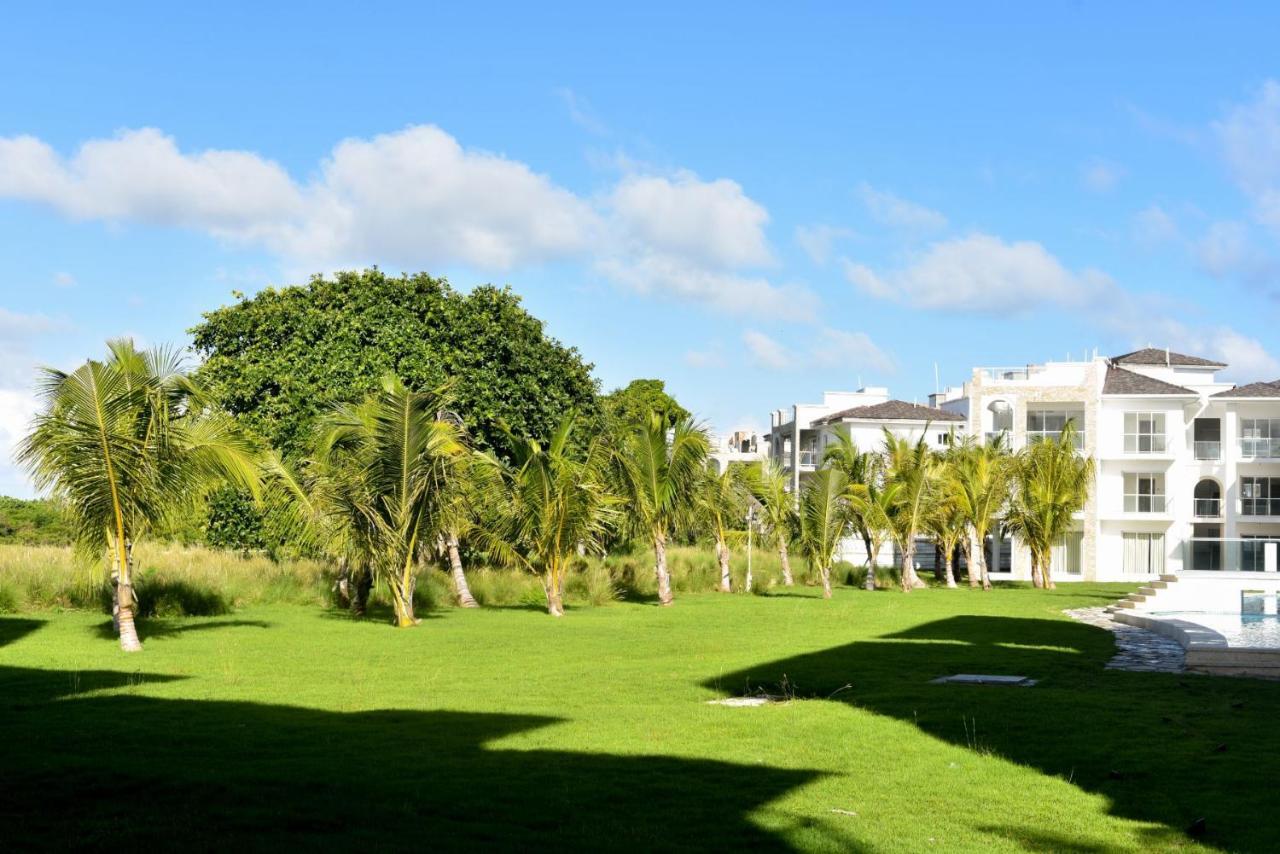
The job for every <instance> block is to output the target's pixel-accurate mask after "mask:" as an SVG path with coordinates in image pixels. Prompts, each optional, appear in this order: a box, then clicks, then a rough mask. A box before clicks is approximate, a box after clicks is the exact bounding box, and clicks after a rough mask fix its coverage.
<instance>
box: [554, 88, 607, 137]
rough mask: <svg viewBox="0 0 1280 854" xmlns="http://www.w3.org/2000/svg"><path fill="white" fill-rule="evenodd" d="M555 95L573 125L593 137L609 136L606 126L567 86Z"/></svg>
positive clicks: (588, 105)
mask: <svg viewBox="0 0 1280 854" xmlns="http://www.w3.org/2000/svg"><path fill="white" fill-rule="evenodd" d="M555 93H556V96H557V97H558V98H559V99H560V100H561V101H563V102H564V107H565V109H566V110H567V111H568V113H569V120H570V121H572V122H573V123H574V124H575V125H577V126H578V127H580V128H582V129H583V130H585V131H586V132H587V133H590V134H594V135H595V136H608V135H609V128H608V126H607V125H605V123H604V122H602V121H600V119H598V118H596V115H595V112H594V111H593V110H592V109H591V105H590V104H588V103H587V101H586V99H585V98H583V97H582V96H581V95H579V94H578V93H577V92H574V91H573V90H572V89H570V88H569V87H567V86H562V87H560V88H559V89H556V90H555Z"/></svg>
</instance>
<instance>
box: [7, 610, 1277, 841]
mask: <svg viewBox="0 0 1280 854" xmlns="http://www.w3.org/2000/svg"><path fill="white" fill-rule="evenodd" d="M1123 589H1124V588H1120V587H1116V586H1106V585H1072V586H1064V587H1063V588H1062V589H1059V590H1058V591H1055V592H1040V591H1033V590H1025V589H1001V590H996V591H994V592H992V593H989V594H982V593H980V592H972V591H969V590H967V589H961V590H955V591H947V590H927V591H919V592H916V593H913V594H911V595H903V594H900V593H897V592H888V591H882V592H877V593H865V592H861V591H856V590H850V589H840V590H837V592H836V597H835V599H834V600H832V601H830V602H824V601H822V600H821V599H819V598H816V597H815V596H814V595H813V592H812V591H811V590H809V589H802V590H800V591H799V592H798V593H795V594H789V593H788V594H781V593H779V594H778V595H772V596H768V597H752V596H742V595H731V596H723V595H710V594H704V595H686V596H684V597H682V598H681V599H679V600H678V601H677V603H676V605H675V607H673V608H670V609H661V608H658V607H656V606H653V605H650V604H617V605H612V606H608V607H601V608H577V609H573V610H571V611H570V613H569V616H568V617H566V618H565V619H564V620H561V621H556V620H553V619H551V618H549V617H547V616H545V615H544V614H543V613H540V612H539V611H537V610H535V609H528V608H509V609H491V610H483V611H478V612H477V611H458V610H446V611H443V612H439V613H436V614H433V615H430V616H429V617H428V618H427V619H425V620H424V621H423V623H422V625H421V626H419V627H418V628H416V629H408V630H395V629H392V628H390V627H388V626H386V625H383V624H380V623H375V622H354V621H352V620H350V619H348V618H346V617H345V616H344V615H341V614H334V613H326V612H323V611H320V610H312V609H308V608H305V607H300V606H277V607H258V608H252V609H246V610H243V611H241V612H239V613H236V614H235V615H233V616H228V617H220V618H207V619H194V618H191V619H182V620H172V621H155V620H153V621H149V622H146V623H144V624H143V635H144V642H145V643H146V651H145V652H143V653H142V654H140V655H135V656H126V655H125V654H123V653H121V652H119V651H118V650H117V649H116V646H115V644H114V642H113V641H111V640H110V639H108V636H107V633H106V630H107V629H109V625H108V626H105V627H104V618H103V617H102V616H100V615H96V614H89V613H84V612H67V613H47V614H36V615H30V616H24V617H13V616H11V617H4V618H0V733H2V734H3V747H0V820H3V827H4V830H3V833H4V839H3V841H0V846H2V847H6V848H10V849H12V848H15V847H16V848H24V847H35V846H57V847H63V846H66V845H68V844H76V845H90V846H103V847H105V846H107V845H110V846H112V847H119V848H123V849H124V850H140V851H141V850H148V849H154V848H155V847H157V846H163V847H166V848H168V847H176V846H183V847H190V848H195V849H201V848H215V847H216V848H220V849H222V850H231V851H234V850H240V849H246V848H248V849H267V848H274V849H276V850H277V851H285V850H293V849H295V848H301V847H303V846H304V845H305V846H306V847H310V848H350V847H356V846H368V847H373V848H415V849H421V848H427V849H454V848H464V847H465V848H470V849H472V850H480V849H481V848H487V847H507V848H516V847H519V848H562V847H568V846H572V847H578V848H592V849H606V848H607V849H655V848H686V849H705V848H716V849H728V848H742V847H745V846H751V847H752V848H760V849H770V848H773V849H801V850H813V849H826V850H836V849H843V850H867V851H920V850H926V849H931V848H932V849H938V850H965V849H969V850H978V849H983V850H1006V851H1018V850H1036V851H1039V850H1045V851H1080V852H1084V851H1111V850H1124V849H1139V848H1142V849H1149V848H1156V849H1171V848H1188V847H1194V846H1195V845H1197V843H1195V842H1193V841H1192V840H1190V839H1189V838H1188V837H1187V836H1185V835H1184V833H1183V829H1184V828H1186V827H1187V826H1188V825H1189V824H1190V823H1191V822H1192V821H1193V820H1195V819H1197V818H1200V817H1204V818H1205V819H1206V822H1207V834H1206V835H1205V836H1204V837H1203V844H1205V845H1208V846H1211V847H1213V848H1221V849H1229V850H1257V851H1262V850H1275V849H1276V847H1277V844H1280V843H1278V842H1277V838H1278V834H1280V819H1277V817H1276V808H1275V804H1274V801H1275V797H1274V794H1273V793H1274V791H1275V785H1276V783H1275V781H1276V780H1277V777H1278V773H1277V772H1280V757H1278V756H1277V750H1278V749H1280V738H1278V737H1277V735H1276V734H1275V733H1276V730H1277V728H1278V725H1280V717H1278V715H1277V712H1278V711H1280V685H1276V684H1270V683H1263V682H1255V681H1251V680H1230V679H1223V678H1209V677H1199V676H1169V675H1159V674H1136V673H1116V672H1110V671H1105V670H1104V669H1103V665H1104V664H1105V662H1106V661H1107V659H1108V658H1109V657H1110V655H1111V652H1112V639H1111V636H1110V634H1108V633H1107V632H1104V631H1101V630H1098V629H1094V628H1090V627H1088V626H1084V625H1081V624H1077V623H1075V622H1072V621H1069V620H1067V619H1066V618H1065V617H1064V616H1063V615H1062V614H1061V610H1062V609H1063V608H1068V607H1079V606H1082V605H1096V604H1102V603H1104V602H1105V601H1107V600H1108V599H1112V598H1115V597H1116V596H1117V595H1118V594H1119V593H1120V592H1121V590H1123ZM957 672H985V673H1013V674H1022V675H1027V676H1033V677H1036V678H1038V679H1040V680H1041V681H1040V684H1039V685H1037V686H1035V687H1033V688H995V687H970V686H936V685H930V684H927V683H928V680H929V679H932V678H933V677H936V676H939V675H943V674H948V673H957ZM784 684H785V685H787V686H790V687H789V688H787V689H786V690H788V691H790V692H791V693H793V694H794V696H795V698H796V699H795V700H793V701H791V702H786V703H780V704H777V705H770V706H766V707H762V708H728V707H724V706H716V705H708V703H707V701H708V700H713V699H716V698H719V697H723V696H726V695H730V694H738V693H742V692H744V691H745V690H748V689H755V688H758V687H760V686H766V687H769V688H771V689H773V690H774V691H778V690H780V689H778V687H777V686H779V685H784Z"/></svg>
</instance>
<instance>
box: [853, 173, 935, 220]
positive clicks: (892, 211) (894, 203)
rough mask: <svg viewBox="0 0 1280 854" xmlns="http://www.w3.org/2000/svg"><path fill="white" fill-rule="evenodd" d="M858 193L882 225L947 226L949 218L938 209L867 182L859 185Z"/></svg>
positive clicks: (874, 217)
mask: <svg viewBox="0 0 1280 854" xmlns="http://www.w3.org/2000/svg"><path fill="white" fill-rule="evenodd" d="M858 195H860V196H861V197H862V203H863V204H865V205H866V206H867V211H868V212H869V213H870V214H871V218H872V219H874V220H875V221H876V222H878V223H880V224H882V225H891V226H895V227H898V228H911V229H919V230H933V229H942V228H946V227H947V218H946V217H945V216H943V215H942V214H941V213H939V212H938V211H935V210H932V209H930V208H926V207H925V206H924V205H918V204H916V203H915V202H911V201H908V200H906V199H904V198H902V197H900V196H896V195H894V194H893V193H890V192H886V191H884V190H877V189H876V188H875V187H872V186H871V185H870V184H867V183H865V182H864V183H862V184H860V185H859V186H858Z"/></svg>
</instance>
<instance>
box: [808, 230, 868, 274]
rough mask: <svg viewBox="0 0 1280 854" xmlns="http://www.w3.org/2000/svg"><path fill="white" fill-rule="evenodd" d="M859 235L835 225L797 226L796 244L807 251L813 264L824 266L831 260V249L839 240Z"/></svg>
mask: <svg viewBox="0 0 1280 854" xmlns="http://www.w3.org/2000/svg"><path fill="white" fill-rule="evenodd" d="M857 236H858V233H857V232H856V231H854V230H853V229H851V228H841V227H840V226H835V225H823V224H820V223H819V224H817V225H798V226H796V243H798V244H799V245H800V248H801V249H803V250H804V251H805V254H807V255H808V256H809V257H810V258H811V259H813V263H815V264H819V265H824V264H826V263H827V261H829V260H831V247H832V245H833V244H834V243H835V242H836V241H838V240H848V239H850V238H853V237H857Z"/></svg>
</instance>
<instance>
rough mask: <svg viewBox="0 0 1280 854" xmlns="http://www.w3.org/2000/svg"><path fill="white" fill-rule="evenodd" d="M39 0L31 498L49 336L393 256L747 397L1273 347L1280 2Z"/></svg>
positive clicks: (17, 160) (17, 94)
mask: <svg viewBox="0 0 1280 854" xmlns="http://www.w3.org/2000/svg"><path fill="white" fill-rule="evenodd" d="M38 5H39V4H26V8H23V9H10V10H9V11H8V12H7V13H6V22H5V24H4V26H3V27H0V270H3V273H2V275H0V493H10V494H27V493H29V487H28V486H27V484H26V481H25V478H23V476H22V475H21V473H19V472H17V471H16V470H15V469H14V468H13V467H12V466H11V465H10V464H9V461H8V459H7V458H8V454H9V448H10V447H11V446H12V442H13V441H14V437H15V436H16V435H17V434H18V433H20V432H21V430H22V429H23V426H24V424H25V423H26V421H27V419H28V418H29V416H30V413H31V411H32V406H33V398H32V395H31V390H30V384H31V379H32V376H33V374H32V367H33V366H34V365H36V364H39V363H48V364H55V365H60V366H63V365H71V364H74V363H76V362H77V361H79V360H82V359H83V358H85V357H86V356H89V355H93V354H97V353H99V352H101V350H102V342H103V340H104V339H106V338H108V337H112V336H118V335H122V334H129V335H133V336H135V337H136V338H138V339H139V340H141V341H143V342H148V343H155V342H177V343H185V341H186V340H187V338H186V330H187V329H189V328H190V327H191V325H192V324H193V323H195V322H196V321H197V320H198V319H199V316H200V313H201V312H202V311H206V310H208V309H210V308H213V307H216V306H218V305H220V304H223V303H225V302H228V301H229V300H230V299H231V297H230V294H231V292H232V291H233V290H238V291H243V292H247V293H252V292H254V291H256V290H258V289H259V288H262V287H264V286H266V285H268V284H282V283H289V282H296V281H303V280H305V278H306V276H307V275H308V274H310V273H312V272H319V271H329V270H334V269H338V268H342V267H349V266H364V265H369V264H377V265H379V266H380V267H382V268H383V269H386V270H393V271H399V270H428V271H430V272H433V273H436V274H442V275H446V276H448V278H449V279H450V280H451V281H452V282H453V283H454V284H455V285H457V286H459V287H462V288H468V287H470V286H472V285H474V284H476V283H479V282H498V283H510V284H511V285H512V286H513V287H514V288H515V289H516V290H517V291H519V292H520V293H521V294H522V295H523V296H524V298H525V300H526V302H527V305H528V306H529V308H530V309H531V310H532V311H533V312H534V313H535V314H537V315H538V316H540V317H542V318H544V319H545V320H546V321H547V322H548V325H549V328H550V331H551V332H552V334H554V335H556V336H557V337H559V338H560V339H561V340H563V341H565V342H566V343H570V344H573V345H575V346H577V347H578V348H580V349H581V350H582V351H583V353H584V354H585V356H586V357H587V359H588V360H590V361H592V362H594V363H595V365H596V371H597V374H598V376H599V377H600V378H601V380H602V381H603V383H604V385H605V386H606V388H608V387H613V386H616V385H618V384H621V383H625V382H626V381H628V380H629V379H631V378H633V377H638V376H645V377H648V376H656V377H661V378H663V379H665V380H667V382H668V383H669V385H670V387H671V388H672V389H673V390H674V392H675V393H676V395H677V396H678V397H679V399H680V400H681V401H682V402H683V403H685V404H686V405H687V406H688V407H689V408H691V409H693V410H695V411H696V412H698V413H699V414H700V415H701V416H702V417H703V418H705V419H707V420H708V421H709V422H710V423H712V424H713V425H714V426H716V427H718V428H721V429H731V428H734V427H738V426H751V425H754V426H757V427H759V426H763V425H766V424H767V417H768V411H769V410H770V409H773V408H776V407H778V406H782V405H786V404H788V403H790V402H794V401H796V400H812V399H817V398H819V397H820V395H821V392H822V391H823V390H824V389H847V388H853V387H856V386H857V385H858V383H859V382H861V383H863V384H884V385H888V386H890V389H891V391H892V392H893V393H894V394H895V395H896V396H899V397H903V398H906V399H912V398H915V397H923V396H924V395H925V394H928V393H929V392H930V391H933V389H934V365H935V363H937V364H938V366H939V370H940V373H941V377H942V381H943V382H944V383H947V382H952V383H958V382H959V381H961V380H962V379H964V378H965V377H966V376H967V375H968V369H969V367H970V366H972V365H990V364H1000V365H1003V364H1021V363H1025V362H1027V361H1033V360H1043V359H1049V358H1065V357H1066V356H1067V355H1068V354H1070V355H1073V356H1075V357H1079V356H1081V355H1082V354H1084V353H1086V352H1089V351H1092V349H1093V348H1095V347H1096V348H1098V350H1099V352H1101V353H1104V354H1106V353H1114V352H1123V351H1125V350H1127V349H1132V348H1133V347H1137V346H1145V345H1147V344H1148V343H1150V344H1154V345H1156V346H1170V347H1173V348H1175V349H1180V350H1184V351H1190V352H1193V353H1197V354H1202V355H1208V356H1214V357H1218V358H1221V359H1224V360H1226V361H1229V362H1230V363H1231V364H1232V366H1233V368H1232V370H1233V378H1235V379H1238V380H1252V379H1259V378H1262V379H1276V378H1277V377H1280V363H1278V362H1277V357H1278V356H1280V341H1277V340H1276V336H1275V335H1274V334H1273V333H1272V330H1273V329H1274V328H1275V326H1276V320H1277V316H1278V314H1280V312H1278V311H1277V309H1278V304H1277V294H1280V59H1278V57H1280V54H1278V53H1277V51H1276V49H1275V40H1274V34H1275V33H1276V32H1278V31H1280V11H1277V10H1275V9H1274V8H1273V7H1269V6H1267V5H1263V4H1259V5H1257V6H1256V7H1253V8H1250V7H1249V6H1246V5H1243V4H1242V5H1237V6H1234V7H1233V9H1232V10H1231V11H1229V12H1217V11H1211V10H1210V9H1209V7H1208V6H1206V5H1204V4H1187V5H1185V6H1182V7H1180V8H1176V9H1175V8H1173V7H1170V6H1169V5H1168V4H1124V6H1125V8H1124V9H1122V10H1121V11H1119V12H1118V11H1117V10H1116V8H1115V5H1116V4H1102V3H1098V4H1093V3H1070V4H1061V5H1058V6H1053V5H1050V4H1026V6H1027V7H1028V8H1026V9H1019V8H1016V7H1011V6H1010V5H1009V4H1007V3H1001V4H993V5H991V6H989V7H984V6H982V5H981V4H972V3H970V4H924V5H920V6H918V7H909V6H906V5H903V4H893V5H894V8H893V9H890V8H889V4H886V5H885V8H884V9H881V10H874V9H861V10H851V9H850V8H848V6H849V5H850V4H831V5H803V6H801V5H800V4H744V3H731V4H723V5H715V4H696V5H697V8H696V9H692V10H691V9H689V8H685V7H688V6H692V5H695V4H683V3H682V4H672V5H664V4H660V3H646V4H632V8H630V9H622V8H615V7H618V5H619V4H600V3H585V4H581V5H579V6H574V5H572V4H555V7H556V8H554V9H546V8H542V4H513V5H512V6H510V7H499V8H489V9H484V10H482V9H479V8H478V6H479V4H448V5H447V6H445V7H444V8H440V9H436V10H433V11H423V10H422V9H420V8H417V7H418V6H420V5H422V4H405V5H404V6H397V5H394V4H389V3H384V4H370V5H368V6H366V5H364V4H359V5H357V4H350V3H344V4H333V5H332V6H331V7H330V8H328V9H324V8H322V7H319V6H317V4H307V6H306V7H305V8H304V7H298V8H295V9H288V8H286V7H285V6H284V5H283V4H276V5H277V8H275V9H274V10H271V11H264V10H263V9H261V8H259V7H260V6H262V5H266V4H235V3H220V4H216V5H211V6H210V7H209V8H208V9H206V10H203V11H201V10H196V11H190V10H181V11H179V8H180V7H177V6H174V5H173V4H156V5H155V6H154V7H150V8H148V7H146V6H144V5H143V4H136V5H134V6H133V7H132V8H133V11H131V12H129V13H124V12H119V11H108V10H107V9H106V8H105V7H104V6H102V5H101V4H96V5H89V4H85V5H84V6H83V7H82V8H81V9H79V10H78V11H74V12H69V11H67V10H65V9H64V10H62V11H58V12H56V13H53V12H48V13H41V12H38V11H36V8H37V7H38ZM192 5H194V4H192ZM1030 7H1034V8H1030Z"/></svg>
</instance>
